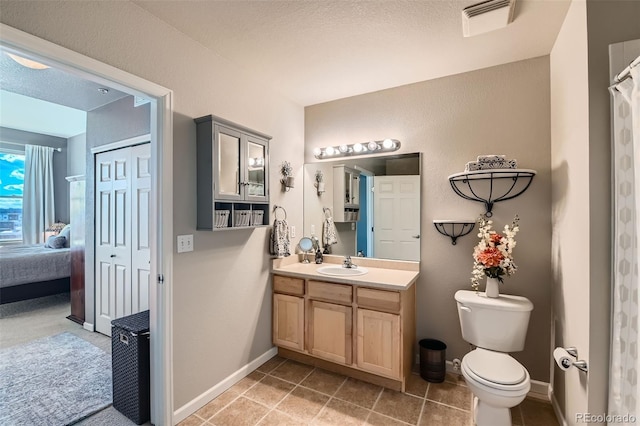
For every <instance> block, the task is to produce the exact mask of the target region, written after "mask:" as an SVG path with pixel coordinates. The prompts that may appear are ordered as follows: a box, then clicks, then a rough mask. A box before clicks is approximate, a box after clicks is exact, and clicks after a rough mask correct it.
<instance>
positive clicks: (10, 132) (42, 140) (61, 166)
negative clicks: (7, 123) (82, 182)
mask: <svg viewBox="0 0 640 426" xmlns="http://www.w3.org/2000/svg"><path fill="white" fill-rule="evenodd" d="M0 140H2V141H5V142H13V143H19V144H22V145H23V146H22V147H19V146H16V145H4V147H6V148H9V149H20V150H22V151H24V145H26V144H30V145H41V146H50V147H52V148H62V151H61V152H57V151H56V152H54V154H53V180H54V183H53V191H54V197H55V198H54V199H55V209H56V220H59V221H62V222H64V223H69V185H68V184H67V181H66V180H65V177H66V176H67V139H65V138H59V137H56V136H49V135H42V134H40V133H32V132H25V131H22V130H17V129H9V128H6V127H0ZM0 146H2V145H1V144H0Z"/></svg>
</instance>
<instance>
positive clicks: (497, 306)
mask: <svg viewBox="0 0 640 426" xmlns="http://www.w3.org/2000/svg"><path fill="white" fill-rule="evenodd" d="M455 299H456V302H457V304H458V316H459V317H460V328H461V329H462V338H463V339H464V340H465V341H467V342H469V343H471V344H473V345H476V346H478V347H480V348H485V349H491V350H494V351H498V352H518V351H521V350H523V349H524V341H525V338H526V337H527V328H528V326H529V316H530V315H531V311H532V310H533V303H531V301H529V299H527V298H526V297H522V296H513V295H507V294H501V295H500V297H496V298H492V297H486V296H485V295H484V293H479V292H475V291H470V290H458V291H457V292H456V294H455Z"/></svg>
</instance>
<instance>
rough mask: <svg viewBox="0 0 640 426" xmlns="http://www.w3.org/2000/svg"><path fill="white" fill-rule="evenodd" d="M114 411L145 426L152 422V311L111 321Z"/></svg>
mask: <svg viewBox="0 0 640 426" xmlns="http://www.w3.org/2000/svg"><path fill="white" fill-rule="evenodd" d="M111 367H112V370H113V373H112V374H113V408H115V409H116V410H118V411H120V412H121V413H122V414H124V415H125V416H127V417H128V418H129V419H130V420H131V421H133V422H134V423H136V424H138V425H141V424H143V423H145V422H147V421H149V419H150V417H151V408H150V374H151V372H150V369H151V367H150V361H149V311H143V312H140V313H138V314H133V315H129V316H126V317H122V318H118V319H115V320H113V321H111Z"/></svg>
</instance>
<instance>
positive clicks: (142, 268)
mask: <svg viewBox="0 0 640 426" xmlns="http://www.w3.org/2000/svg"><path fill="white" fill-rule="evenodd" d="M131 150H132V152H131V160H132V163H131V164H132V167H133V171H132V174H131V176H132V179H131V196H132V211H131V217H132V221H131V226H132V229H131V237H132V247H131V274H132V277H131V294H130V296H131V300H130V301H128V303H127V305H128V307H129V310H130V312H131V313H137V312H141V311H146V310H147V309H149V284H150V282H149V274H150V269H149V266H150V263H151V248H150V246H149V208H150V205H151V204H150V201H151V200H150V194H151V170H149V167H150V166H151V144H144V145H137V146H134V147H133V148H132V149H131Z"/></svg>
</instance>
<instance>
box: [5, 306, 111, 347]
mask: <svg viewBox="0 0 640 426" xmlns="http://www.w3.org/2000/svg"><path fill="white" fill-rule="evenodd" d="M70 313H71V307H70V304H69V294H68V293H66V294H57V295H55V296H48V297H41V298H38V299H32V300H24V301H21V302H14V303H7V304H6V305H0V349H5V348H8V347H11V346H15V345H19V344H22V343H26V342H30V341H32V340H35V339H39V338H41V337H46V336H53V335H55V334H59V333H62V332H65V331H68V332H70V333H73V334H75V335H76V336H78V337H80V338H82V339H84V340H86V341H88V342H89V343H91V344H93V345H95V346H97V347H99V348H100V349H102V350H104V351H105V352H107V353H109V354H110V353H111V339H110V338H109V337H107V336H104V335H102V334H100V333H92V332H90V331H87V330H85V329H84V328H82V326H81V325H80V324H76V323H75V322H73V321H70V320H68V319H67V316H68V315H69V314H70Z"/></svg>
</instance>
